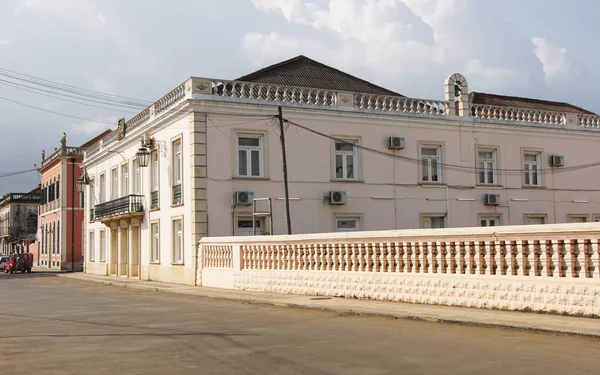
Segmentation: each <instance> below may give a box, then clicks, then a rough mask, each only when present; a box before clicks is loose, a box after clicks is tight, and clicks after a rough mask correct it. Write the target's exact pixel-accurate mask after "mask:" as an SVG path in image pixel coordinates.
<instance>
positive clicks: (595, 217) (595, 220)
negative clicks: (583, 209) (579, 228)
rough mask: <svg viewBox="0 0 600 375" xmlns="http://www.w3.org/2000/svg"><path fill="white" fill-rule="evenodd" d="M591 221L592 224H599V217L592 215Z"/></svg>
mask: <svg viewBox="0 0 600 375" xmlns="http://www.w3.org/2000/svg"><path fill="white" fill-rule="evenodd" d="M592 221H593V222H594V223H597V222H600V215H594V216H593V218H592Z"/></svg>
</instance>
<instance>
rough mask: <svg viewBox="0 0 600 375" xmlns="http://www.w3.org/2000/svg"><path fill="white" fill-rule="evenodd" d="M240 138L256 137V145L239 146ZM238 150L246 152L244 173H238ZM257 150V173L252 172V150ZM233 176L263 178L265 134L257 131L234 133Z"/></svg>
mask: <svg viewBox="0 0 600 375" xmlns="http://www.w3.org/2000/svg"><path fill="white" fill-rule="evenodd" d="M240 138H256V139H258V146H240ZM240 151H243V152H244V153H245V154H246V174H241V173H240V164H241V163H240ZM256 151H258V175H253V174H252V166H253V164H252V152H256ZM235 176H236V177H240V178H264V176H265V136H264V134H259V133H243V132H240V133H236V134H235Z"/></svg>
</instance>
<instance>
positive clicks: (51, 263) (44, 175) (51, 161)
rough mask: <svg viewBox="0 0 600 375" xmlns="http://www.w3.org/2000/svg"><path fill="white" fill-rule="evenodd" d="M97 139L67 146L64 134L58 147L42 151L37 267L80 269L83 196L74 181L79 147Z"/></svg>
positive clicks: (80, 152) (78, 172)
mask: <svg viewBox="0 0 600 375" xmlns="http://www.w3.org/2000/svg"><path fill="white" fill-rule="evenodd" d="M106 134H108V133H107V132H105V133H103V134H102V136H104V135H106ZM97 140H98V139H96V138H95V139H93V140H92V141H90V142H88V143H86V144H84V145H82V146H80V147H69V146H67V140H66V135H64V136H63V138H62V139H61V145H60V148H58V149H56V150H55V151H54V153H52V154H51V155H49V156H46V155H45V152H42V164H41V167H40V169H39V173H40V175H41V201H40V207H39V221H38V223H39V224H38V227H39V228H38V242H39V262H38V265H39V266H40V267H44V268H49V269H55V270H66V271H81V270H82V266H83V242H82V238H83V229H84V208H83V204H84V202H85V199H84V193H79V192H78V191H77V189H76V182H77V180H78V178H79V176H81V174H82V171H83V169H82V167H81V165H82V162H83V150H84V149H85V148H86V147H87V146H88V145H89V144H91V143H93V142H95V141H97Z"/></svg>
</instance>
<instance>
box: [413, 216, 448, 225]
mask: <svg viewBox="0 0 600 375" xmlns="http://www.w3.org/2000/svg"><path fill="white" fill-rule="evenodd" d="M419 216H420V217H419V225H420V226H421V228H423V229H439V228H447V227H448V223H447V215H446V214H445V213H424V214H421V215H419ZM432 219H440V220H441V221H442V225H443V226H442V227H435V228H433V227H432Z"/></svg>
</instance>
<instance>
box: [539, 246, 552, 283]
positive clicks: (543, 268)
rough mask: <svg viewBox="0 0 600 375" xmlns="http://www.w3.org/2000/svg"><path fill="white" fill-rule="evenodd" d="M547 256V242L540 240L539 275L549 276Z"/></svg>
mask: <svg viewBox="0 0 600 375" xmlns="http://www.w3.org/2000/svg"><path fill="white" fill-rule="evenodd" d="M548 261H549V257H548V242H547V241H546V240H541V241H540V276H550V264H548V263H549V262H548Z"/></svg>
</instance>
